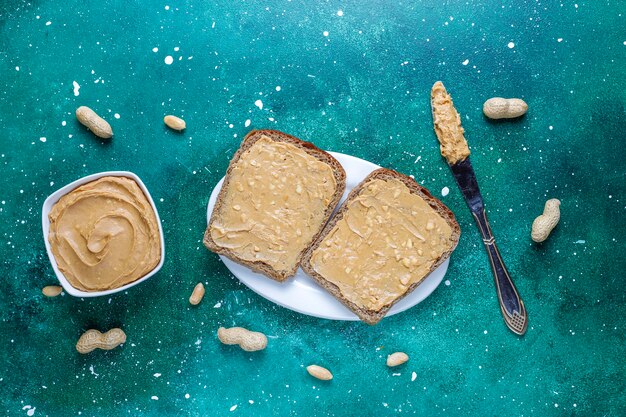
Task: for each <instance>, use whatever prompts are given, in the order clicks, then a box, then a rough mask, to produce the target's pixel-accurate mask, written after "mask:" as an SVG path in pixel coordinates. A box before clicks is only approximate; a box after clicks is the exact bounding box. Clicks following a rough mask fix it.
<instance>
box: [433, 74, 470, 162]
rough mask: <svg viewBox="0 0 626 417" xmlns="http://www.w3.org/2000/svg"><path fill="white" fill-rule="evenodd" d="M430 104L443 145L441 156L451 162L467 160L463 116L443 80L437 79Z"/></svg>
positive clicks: (467, 153)
mask: <svg viewBox="0 0 626 417" xmlns="http://www.w3.org/2000/svg"><path fill="white" fill-rule="evenodd" d="M430 104H431V107H432V110H433V120H434V124H435V133H436V134H437V139H439V144H440V147H441V156H443V157H444V158H446V160H447V161H448V163H449V164H451V165H452V164H456V163H457V162H461V161H463V160H465V159H466V158H467V157H468V156H469V154H470V151H469V148H468V147H467V141H466V140H465V136H464V135H463V134H464V132H465V131H464V130H463V126H461V117H460V116H459V113H458V112H457V111H456V109H455V108H454V103H453V102H452V97H450V94H448V92H447V91H446V88H445V87H444V86H443V83H442V82H441V81H437V82H436V83H435V85H433V88H432V90H431V93H430Z"/></svg>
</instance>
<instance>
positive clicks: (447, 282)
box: [444, 279, 450, 287]
mask: <svg viewBox="0 0 626 417" xmlns="http://www.w3.org/2000/svg"><path fill="white" fill-rule="evenodd" d="M444 284H446V286H447V287H449V286H450V280H449V279H447V280H446V281H445V282H444Z"/></svg>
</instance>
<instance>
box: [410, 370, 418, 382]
mask: <svg viewBox="0 0 626 417" xmlns="http://www.w3.org/2000/svg"><path fill="white" fill-rule="evenodd" d="M416 378H417V374H416V373H415V372H413V373H411V382H413V381H415V379H416Z"/></svg>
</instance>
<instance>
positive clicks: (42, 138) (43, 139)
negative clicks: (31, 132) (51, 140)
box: [39, 136, 47, 143]
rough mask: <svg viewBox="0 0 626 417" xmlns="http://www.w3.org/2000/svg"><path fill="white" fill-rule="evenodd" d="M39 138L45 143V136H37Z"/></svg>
mask: <svg viewBox="0 0 626 417" xmlns="http://www.w3.org/2000/svg"><path fill="white" fill-rule="evenodd" d="M39 140H40V141H41V142H44V143H45V142H46V140H47V139H46V138H45V137H43V136H42V137H40V138H39Z"/></svg>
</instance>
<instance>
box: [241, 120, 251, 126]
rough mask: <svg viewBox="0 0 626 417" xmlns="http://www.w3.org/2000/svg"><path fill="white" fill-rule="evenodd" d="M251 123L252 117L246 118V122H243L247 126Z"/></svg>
mask: <svg viewBox="0 0 626 417" xmlns="http://www.w3.org/2000/svg"><path fill="white" fill-rule="evenodd" d="M250 123H252V121H251V120H250V119H248V120H246V122H245V123H244V124H243V125H244V126H245V127H248V126H250Z"/></svg>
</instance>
